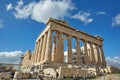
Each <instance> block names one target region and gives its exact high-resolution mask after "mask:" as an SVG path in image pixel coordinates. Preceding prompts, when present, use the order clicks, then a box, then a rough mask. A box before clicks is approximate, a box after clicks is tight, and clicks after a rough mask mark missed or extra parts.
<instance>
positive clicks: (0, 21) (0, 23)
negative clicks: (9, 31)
mask: <svg viewBox="0 0 120 80" xmlns="http://www.w3.org/2000/svg"><path fill="white" fill-rule="evenodd" d="M2 27H3V24H2V20H0V28H2Z"/></svg>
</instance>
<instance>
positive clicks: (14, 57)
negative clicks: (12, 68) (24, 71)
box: [0, 51, 23, 63]
mask: <svg viewBox="0 0 120 80" xmlns="http://www.w3.org/2000/svg"><path fill="white" fill-rule="evenodd" d="M22 54H23V52H22V51H11V52H0V63H19V62H20V56H21V55H22Z"/></svg>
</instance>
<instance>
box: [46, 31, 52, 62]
mask: <svg viewBox="0 0 120 80" xmlns="http://www.w3.org/2000/svg"><path fill="white" fill-rule="evenodd" d="M51 54H52V31H51V30H48V36H47V43H46V51H45V62H50V61H51Z"/></svg>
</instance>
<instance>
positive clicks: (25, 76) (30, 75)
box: [14, 71, 39, 79]
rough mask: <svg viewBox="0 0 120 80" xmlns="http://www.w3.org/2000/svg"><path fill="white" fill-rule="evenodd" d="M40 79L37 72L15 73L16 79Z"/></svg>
mask: <svg viewBox="0 0 120 80" xmlns="http://www.w3.org/2000/svg"><path fill="white" fill-rule="evenodd" d="M37 78H39V76H38V73H37V72H28V73H27V72H21V71H17V72H15V75H14V79H37Z"/></svg>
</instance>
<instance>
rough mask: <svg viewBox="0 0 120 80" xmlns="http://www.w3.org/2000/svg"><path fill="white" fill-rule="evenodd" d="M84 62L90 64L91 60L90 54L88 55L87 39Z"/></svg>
mask: <svg viewBox="0 0 120 80" xmlns="http://www.w3.org/2000/svg"><path fill="white" fill-rule="evenodd" d="M84 52H85V53H84V63H85V64H87V65H89V63H90V62H89V61H90V59H89V56H88V51H87V42H86V41H84Z"/></svg>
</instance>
